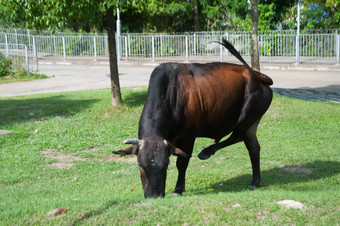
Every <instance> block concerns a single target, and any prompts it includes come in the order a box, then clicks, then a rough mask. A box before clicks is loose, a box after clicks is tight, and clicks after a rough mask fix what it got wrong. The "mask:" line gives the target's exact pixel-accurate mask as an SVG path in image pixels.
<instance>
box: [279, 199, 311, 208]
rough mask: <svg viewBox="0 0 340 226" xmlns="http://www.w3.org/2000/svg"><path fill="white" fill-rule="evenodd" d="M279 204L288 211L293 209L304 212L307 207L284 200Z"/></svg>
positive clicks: (296, 202)
mask: <svg viewBox="0 0 340 226" xmlns="http://www.w3.org/2000/svg"><path fill="white" fill-rule="evenodd" d="M277 204H279V205H283V206H284V207H286V208H287V209H289V208H293V209H300V210H302V209H303V208H304V207H305V205H303V204H302V203H301V202H298V201H294V200H282V201H278V202H277Z"/></svg>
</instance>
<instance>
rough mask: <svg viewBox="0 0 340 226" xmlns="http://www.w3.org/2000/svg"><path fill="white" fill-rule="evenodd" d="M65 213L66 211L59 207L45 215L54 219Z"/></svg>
mask: <svg viewBox="0 0 340 226" xmlns="http://www.w3.org/2000/svg"><path fill="white" fill-rule="evenodd" d="M64 213H67V210H66V209H65V208H64V207H59V208H57V209H54V210H51V211H49V212H48V213H47V216H49V217H56V216H59V215H61V214H64Z"/></svg>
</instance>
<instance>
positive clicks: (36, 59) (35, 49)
mask: <svg viewBox="0 0 340 226" xmlns="http://www.w3.org/2000/svg"><path fill="white" fill-rule="evenodd" d="M32 41H33V54H34V59H35V62H36V63H37V70H38V54H37V46H36V45H35V36H32Z"/></svg>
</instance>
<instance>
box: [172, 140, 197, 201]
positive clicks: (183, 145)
mask: <svg viewBox="0 0 340 226" xmlns="http://www.w3.org/2000/svg"><path fill="white" fill-rule="evenodd" d="M194 143H195V139H194V138H193V139H190V138H186V139H184V140H179V141H178V143H177V144H178V147H179V148H180V149H182V150H183V151H184V152H185V153H187V154H189V155H191V154H192V150H193V148H194ZM189 161H190V158H188V157H181V156H178V157H177V162H176V167H177V170H178V179H177V183H176V187H175V190H174V191H173V192H172V194H173V195H182V193H183V192H185V174H186V171H187V168H188V165H189Z"/></svg>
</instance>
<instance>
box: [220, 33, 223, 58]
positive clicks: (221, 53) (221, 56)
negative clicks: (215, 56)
mask: <svg viewBox="0 0 340 226" xmlns="http://www.w3.org/2000/svg"><path fill="white" fill-rule="evenodd" d="M220 43H222V36H220ZM220 61H221V62H223V48H222V45H220Z"/></svg>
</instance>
